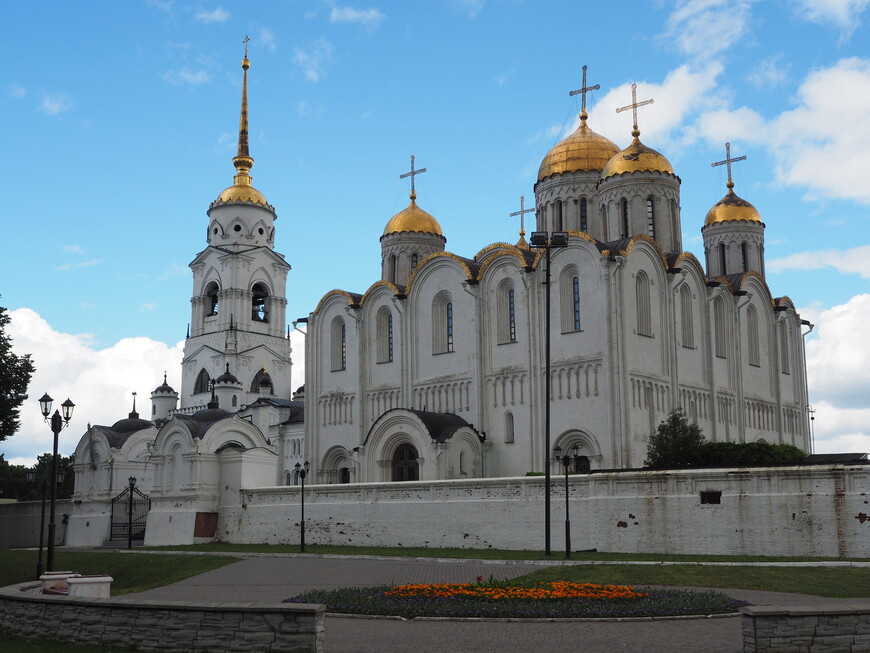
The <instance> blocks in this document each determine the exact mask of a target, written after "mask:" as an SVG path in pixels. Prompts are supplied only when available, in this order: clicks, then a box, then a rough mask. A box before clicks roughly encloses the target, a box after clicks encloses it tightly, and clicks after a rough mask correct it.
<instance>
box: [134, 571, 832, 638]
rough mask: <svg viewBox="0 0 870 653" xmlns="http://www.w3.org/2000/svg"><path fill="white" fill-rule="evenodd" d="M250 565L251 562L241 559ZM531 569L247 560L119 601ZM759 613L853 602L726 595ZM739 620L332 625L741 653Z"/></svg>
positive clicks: (257, 597)
mask: <svg viewBox="0 0 870 653" xmlns="http://www.w3.org/2000/svg"><path fill="white" fill-rule="evenodd" d="M234 555H239V557H242V556H243V555H244V554H234ZM539 568H540V567H539V566H538V565H532V564H507V563H505V564H498V563H493V562H487V561H480V560H457V561H450V562H445V561H435V560H420V559H413V560H396V559H366V558H342V557H332V556H311V557H309V556H280V557H278V556H275V557H246V558H244V559H243V560H241V561H240V562H238V563H236V564H232V565H228V566H226V567H222V568H220V569H215V570H213V571H209V572H206V573H204V574H200V575H199V576H194V577H192V578H189V579H187V580H184V581H181V582H179V583H175V584H173V585H167V586H165V587H159V588H157V589H153V590H148V591H146V592H140V593H138V594H135V595H133V594H129V595H125V596H121V597H118V599H119V600H123V599H124V598H126V597H131V598H132V597H134V596H135V597H136V598H154V599H160V600H169V601H197V602H209V603H213V602H221V601H236V602H238V601H267V602H268V601H282V600H284V599H286V598H289V597H291V596H295V595H296V594H298V593H300V592H302V591H304V590H306V589H312V588H331V587H354V586H356V587H361V586H367V585H383V584H400V583H424V582H475V580H476V579H477V577H478V576H483V577H484V578H486V579H489V578H490V577H492V578H495V579H499V580H502V579H508V578H514V577H516V576H521V575H523V574H527V573H530V572H532V571H534V570H535V569H539ZM720 591H723V592H725V593H727V594H730V595H732V596H734V597H736V598H739V599H744V600H746V601H750V602H752V603H755V604H757V605H807V604H813V605H820V604H829V603H830V604H837V603H845V602H848V600H847V599H832V598H825V597H818V596H808V595H803V594H785V593H778V592H760V591H754V590H720ZM740 629H741V626H740V617H716V618H709V619H708V618H698V619H694V618H691V619H688V618H682V619H664V620H659V621H597V622H592V621H583V622H522V621H517V622H504V621H426V620H418V619H414V620H410V621H401V620H395V619H371V618H359V617H333V616H328V617H327V618H326V632H325V642H326V651H327V653H369V652H377V653H441V652H444V653H447V652H449V653H472V652H473V653H509V652H512V651H532V650H550V651H552V650H567V651H572V650H583V651H584V652H588V653H595V652H597V651H602V652H604V651H607V652H610V651H643V652H644V653H658V652H662V653H697V652H698V651H704V653H738V652H740V651H742V650H743V645H742V638H741V630H740Z"/></svg>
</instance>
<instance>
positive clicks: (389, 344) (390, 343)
mask: <svg viewBox="0 0 870 653" xmlns="http://www.w3.org/2000/svg"><path fill="white" fill-rule="evenodd" d="M387 360H388V361H389V362H391V363H392V362H393V314H392V313H390V314H389V315H388V316H387Z"/></svg>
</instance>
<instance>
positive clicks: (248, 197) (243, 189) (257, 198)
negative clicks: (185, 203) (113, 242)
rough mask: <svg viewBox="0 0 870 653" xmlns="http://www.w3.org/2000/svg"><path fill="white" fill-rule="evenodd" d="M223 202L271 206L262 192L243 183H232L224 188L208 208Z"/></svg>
mask: <svg viewBox="0 0 870 653" xmlns="http://www.w3.org/2000/svg"><path fill="white" fill-rule="evenodd" d="M223 204H255V205H258V206H263V207H265V208H271V207H270V206H269V202H267V201H266V196H265V195H263V193H261V192H260V191H258V190H257V189H256V188H254V187H253V186H248V185H245V184H234V185H232V186H230V187H229V188H225V189H224V190H223V191H222V192H221V194H220V195H218V198H217V199H216V200H215V201H214V202H212V203H211V206H210V207H209V208H213V207H215V206H221V205H223Z"/></svg>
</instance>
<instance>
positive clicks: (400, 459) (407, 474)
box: [393, 442, 420, 481]
mask: <svg viewBox="0 0 870 653" xmlns="http://www.w3.org/2000/svg"><path fill="white" fill-rule="evenodd" d="M417 457H418V456H417V449H415V448H414V445H411V444H408V443H407V442H405V443H403V444H400V445H399V446H398V447H397V448H396V452H395V453H394V454H393V480H394V481H419V480H420V465H419V463H418V462H417Z"/></svg>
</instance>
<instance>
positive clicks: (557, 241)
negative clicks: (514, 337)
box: [529, 231, 568, 555]
mask: <svg viewBox="0 0 870 653" xmlns="http://www.w3.org/2000/svg"><path fill="white" fill-rule="evenodd" d="M529 245H530V246H531V247H535V248H537V249H541V248H543V249H544V251H545V252H546V265H547V275H546V280H545V281H544V285H545V286H547V293H546V296H547V299H546V302H547V303H546V309H545V312H546V315H547V321H546V326H545V333H544V341H545V343H546V349H545V354H544V358H545V359H546V363H545V364H546V370H545V374H544V461H545V463H544V553H545V555H550V461H549V455H550V250H551V249H558V248H561V247H567V246H568V234H567V233H566V232H564V231H554V232H553V233H547V232H546V231H533V232H532V237H531V239H530V240H529Z"/></svg>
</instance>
